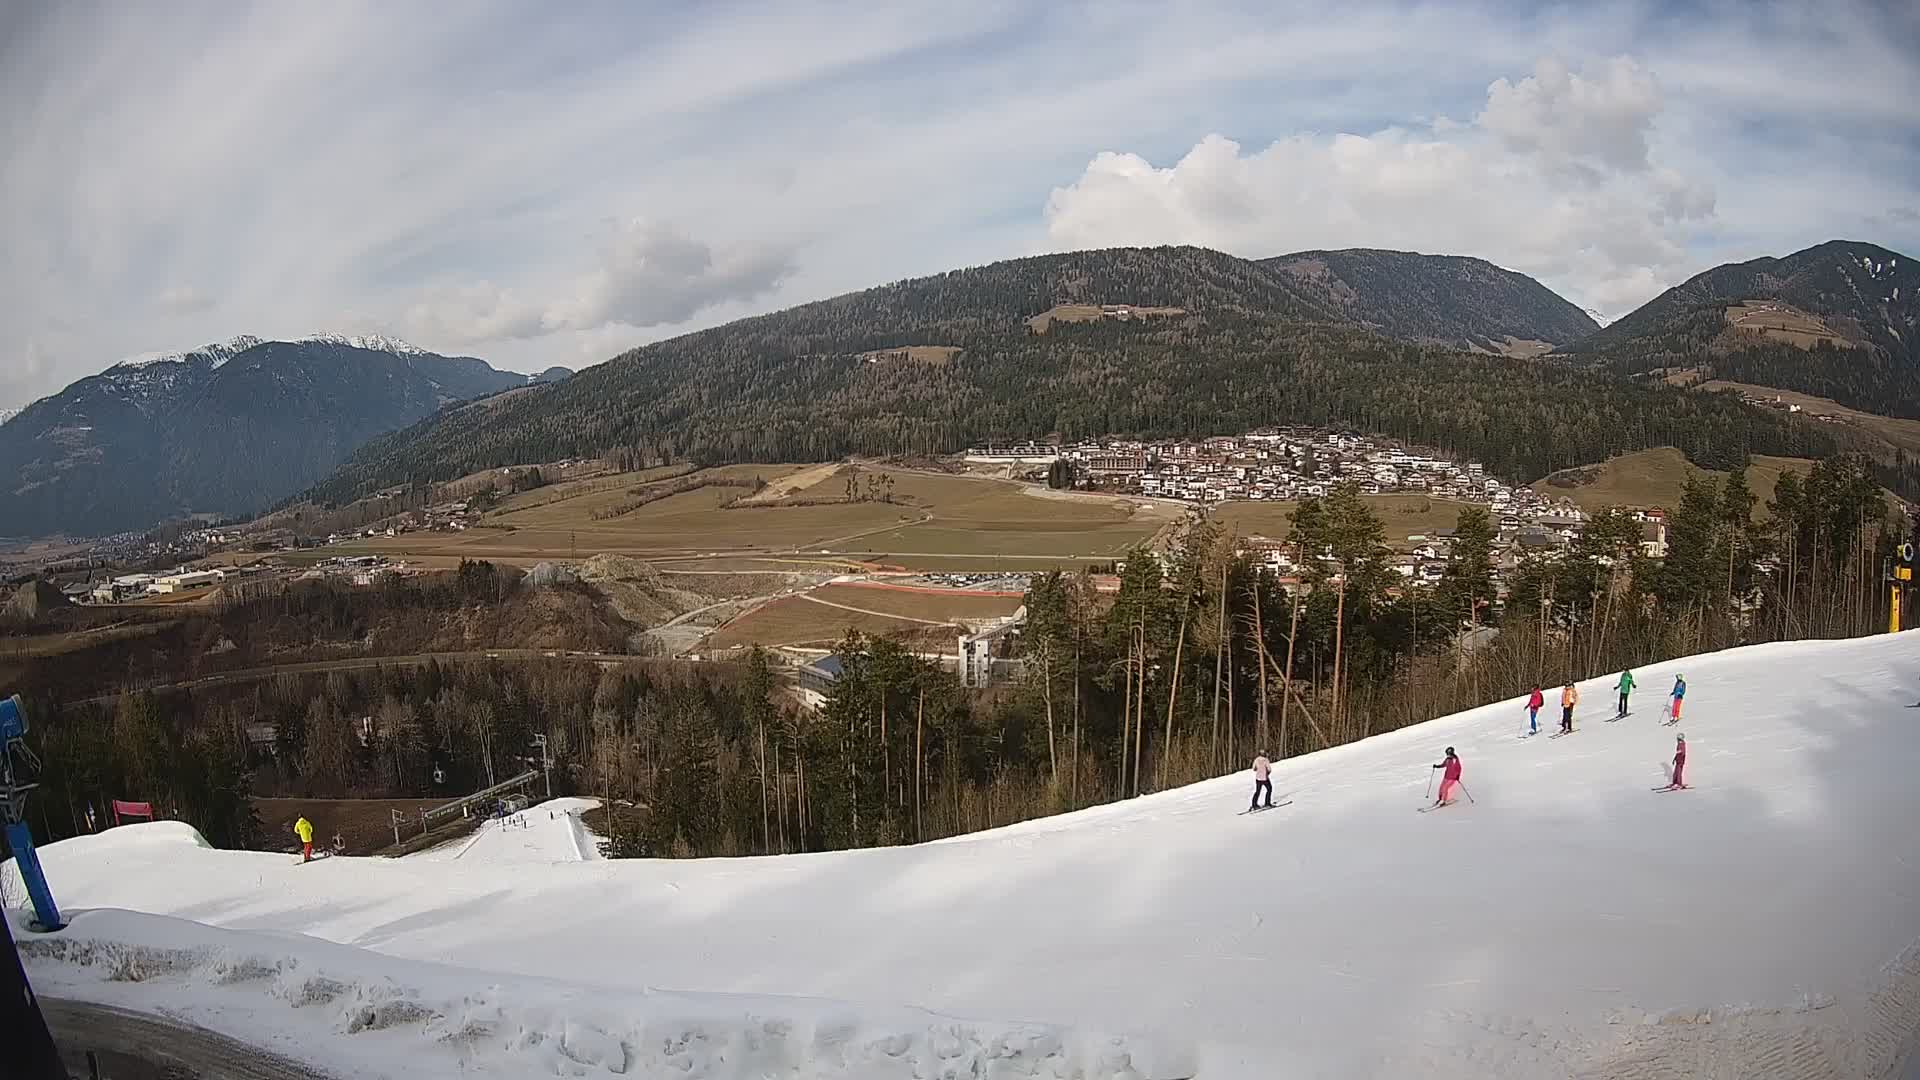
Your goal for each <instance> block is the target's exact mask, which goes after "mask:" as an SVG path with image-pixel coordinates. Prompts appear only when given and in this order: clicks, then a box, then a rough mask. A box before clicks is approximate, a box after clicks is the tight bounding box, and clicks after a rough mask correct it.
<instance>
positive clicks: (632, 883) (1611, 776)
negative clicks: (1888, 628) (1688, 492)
mask: <svg viewBox="0 0 1920 1080" xmlns="http://www.w3.org/2000/svg"><path fill="white" fill-rule="evenodd" d="M1679 672H1684V673H1685V674H1686V676H1687V682H1688V687H1689V689H1688V694H1687V699H1686V700H1687V703H1686V715H1685V719H1684V722H1683V723H1682V724H1681V725H1680V727H1679V729H1678V730H1681V731H1685V732H1686V735H1687V742H1688V745H1689V747H1690V753H1689V757H1688V779H1689V781H1690V782H1691V783H1692V784H1694V785H1695V786H1694V787H1693V788H1692V789H1690V790H1685V791H1677V792H1671V793H1665V792H1662V793H1656V792H1654V791H1652V790H1651V789H1652V788H1654V787H1656V786H1658V785H1661V784H1662V783H1664V781H1665V776H1664V774H1663V771H1662V766H1663V764H1664V763H1665V762H1666V761H1667V760H1668V759H1669V758H1670V756H1671V753H1672V747H1673V742H1674V734H1675V731H1676V729H1674V728H1669V727H1665V726H1662V725H1661V723H1660V719H1661V717H1660V715H1659V714H1660V712H1661V708H1660V706H1661V701H1660V696H1661V694H1662V693H1663V692H1664V691H1665V689H1666V687H1667V686H1669V685H1670V684H1671V683H1672V681H1673V677H1674V675H1675V674H1676V673H1679ZM1636 675H1637V676H1638V679H1639V685H1640V690H1639V691H1638V692H1637V694H1636V695H1635V703H1634V711H1633V714H1632V715H1631V716H1629V717H1627V718H1626V719H1624V720H1622V721H1619V722H1618V723H1609V722H1607V721H1606V719H1605V717H1606V716H1607V715H1608V714H1609V713H1610V711H1611V710H1610V708H1609V706H1610V704H1611V702H1612V693H1611V688H1612V684H1613V679H1612V678H1611V677H1608V678H1605V679H1595V680H1590V681H1588V682H1587V683H1585V684H1583V685H1582V687H1581V689H1582V692H1583V696H1584V699H1585V701H1586V703H1587V704H1586V705H1585V706H1584V707H1583V708H1582V710H1581V714H1580V716H1579V717H1578V718H1577V724H1578V727H1577V730H1576V732H1575V733H1574V734H1573V735H1571V736H1568V737H1566V738H1562V739H1550V738H1548V736H1547V734H1546V733H1545V732H1546V731H1548V730H1551V729H1552V728H1553V727H1554V726H1555V725H1554V724H1553V723H1552V721H1553V720H1556V719H1557V715H1556V716H1555V717H1552V718H1548V717H1543V718H1542V719H1543V720H1545V721H1547V722H1546V723H1543V724H1542V728H1543V733H1542V734H1541V735H1539V736H1537V737H1531V738H1529V737H1525V736H1523V735H1522V734H1521V732H1522V731H1524V717H1523V713H1522V711H1521V709H1520V699H1518V698H1515V699H1513V700H1510V701H1507V702H1503V703H1501V704H1498V705H1494V706H1489V707H1486V708H1483V709H1477V710H1473V711H1471V712H1467V713H1463V714H1460V715H1458V716H1454V717H1449V718H1447V719H1445V720H1440V721H1436V722H1434V723H1432V724H1428V725H1423V726H1421V727H1418V728H1412V729H1408V730H1405V731H1400V732H1395V733H1393V734H1390V735H1384V736H1380V737H1377V738H1374V739H1369V740H1367V741H1365V742H1363V743H1358V744H1354V745H1351V746H1345V747H1339V748H1335V749H1333V750H1330V751H1326V752H1323V753H1319V754H1314V755H1310V756H1307V757H1303V758H1295V759H1292V760H1289V761H1286V762H1283V763H1281V764H1279V765H1277V766H1276V767H1275V768H1274V771H1273V780H1274V788H1275V792H1276V795H1278V796H1280V797H1281V798H1283V799H1291V800H1292V805H1290V806H1286V807H1283V808H1281V809H1278V810H1274V811H1269V812H1264V813H1260V814H1256V815H1248V816H1240V815H1239V814H1238V812H1239V811H1240V810H1241V809H1243V808H1244V807H1245V806H1246V799H1247V796H1248V793H1249V789H1250V786H1251V785H1250V782H1249V780H1248V778H1247V776H1246V775H1245V774H1242V775H1240V776H1234V777H1228V778H1224V779H1222V780H1217V781H1209V782H1207V783H1202V784H1196V785H1193V786H1191V787H1187V788H1182V789H1179V790H1175V791H1170V792H1166V793H1163V794H1160V795H1155V796H1149V797H1147V798H1143V799H1138V800H1133V801H1131V802H1128V803H1124V804H1119V805H1114V806H1105V807H1099V808H1095V809H1092V810H1087V811H1083V812H1080V813H1078V814H1071V815H1065V816H1062V817H1056V818H1051V819H1047V820H1043V821H1036V822H1030V823H1027V824H1024V825H1019V826H1014V827H1010V828H1006V829H1000V830H996V831H994V832H991V833H985V834H980V835H977V836H972V837H963V838H957V839H954V840H951V841H946V842H942V843H937V844H927V845H922V846H918V847H911V848H894V849H885V850H875V851H859V852H841V853H831V854H822V855H806V856H790V857H781V858H767V859H709V860H699V861H658V862H654V861H617V860H609V861H573V860H571V859H568V858H566V857H565V855H566V848H565V847H564V846H563V843H562V842H563V841H567V837H566V835H565V834H564V833H563V832H562V831H561V830H560V829H559V826H560V825H562V824H565V823H564V822H561V821H560V820H559V819H557V818H556V819H548V820H547V821H544V822H543V821H540V820H537V819H536V820H535V822H534V823H533V827H531V828H528V829H522V830H519V831H520V832H521V833H522V834H523V835H522V837H520V838H517V839H516V838H515V837H514V836H513V830H511V829H504V830H501V832H500V833H499V834H498V836H497V837H496V838H495V840H494V841H493V846H492V847H491V848H490V849H488V851H487V852H486V853H484V854H483V851H482V848H481V847H480V844H482V843H487V842H488V841H487V840H485V839H484V838H483V839H482V840H479V841H475V846H474V847H473V848H472V849H470V851H469V853H468V854H467V855H466V856H464V857H458V858H451V857H446V856H445V854H444V853H442V854H441V855H439V856H436V857H426V856H421V857H414V858H409V859H403V860H372V859H345V858H339V859H327V860H324V861H321V862H318V863H315V864H313V865H311V866H298V865H295V864H294V863H293V862H292V861H291V860H289V859H288V858H287V857H286V856H282V855H272V854H260V853H248V852H225V851H213V850H206V849H201V848H198V847H196V846H193V845H192V844H191V843H190V842H189V841H187V840H185V839H182V841H181V842H179V843H169V842H163V840H164V838H162V837H160V836H159V835H158V834H156V833H154V832H152V831H149V830H116V831H115V832H113V833H109V834H106V835H104V836H100V837H91V838H88V839H86V840H83V841H73V842H68V843H63V844H56V845H53V846H51V847H49V848H47V849H46V850H45V851H44V853H43V861H44V862H45V864H46V867H47V872H48V875H49V877H50V879H51V880H52V883H53V887H54V890H55V893H56V895H57V896H58V897H59V898H60V900H61V902H62V904H63V907H64V908H65V909H66V910H68V911H70V912H76V913H77V915H76V918H75V921H74V925H73V927H72V928H71V929H70V930H68V931H66V932H64V933H63V934H60V935H55V936H51V937H33V938H32V939H31V940H30V941H28V942H27V943H26V944H25V945H24V946H23V951H25V952H26V953H27V955H28V957H29V960H30V965H31V966H30V971H31V974H32V975H33V977H34V979H35V980H36V985H37V986H38V987H39V988H40V989H41V990H42V991H43V992H46V993H56V994H61V995H66V996H73V997H80V998H87V999H95V1000H102V1001H106V1002H108V1003H112V1004H120V1005H126V1006H133V1007H143V1008H148V1009H159V1008H165V1009H168V1010H170V1011H176V1012H179V1013H181V1014H183V1015H184V1016H185V1017H186V1018H187V1019H191V1020H193V1021H195V1022H197V1023H200V1024H203V1025H205V1026H207V1027H210V1028H214V1029H216V1030H219V1031H222V1032H225V1033H228V1034H231V1035H235V1036H239V1037H244V1038H249V1039H255V1040H259V1041H262V1042H271V1043H272V1045H273V1048H274V1049H276V1050H279V1051H281V1052H283V1053H290V1054H293V1055H294V1056H299V1057H303V1058H305V1059H307V1060H309V1061H312V1062H314V1063H315V1064H316V1065H319V1066H322V1067H331V1068H334V1069H336V1070H337V1071H341V1072H349V1073H352V1074H354V1075H382V1074H385V1075H399V1074H400V1073H401V1072H402V1071H403V1070H404V1072H405V1074H406V1075H408V1076H409V1077H410V1078H418V1077H437V1076H452V1075H455V1074H462V1075H464V1074H466V1073H472V1074H475V1075H482V1076H489V1075H499V1076H507V1075H532V1074H535V1073H544V1072H549V1071H551V1072H557V1073H566V1074H574V1075H599V1074H602V1073H617V1072H620V1071H623V1070H625V1071H630V1072H638V1073H641V1074H646V1075H654V1074H659V1073H664V1072H667V1071H669V1068H671V1071H674V1072H684V1073H686V1074H688V1075H691V1076H706V1077H734V1076H741V1077H758V1076H762V1075H791V1076H803V1077H836V1078H837V1077H853V1076H860V1077H881V1076H887V1077H892V1076H922V1077H931V1076H996V1075H1005V1076H1112V1077H1129V1078H1136V1080H1137V1078H1139V1077H1159V1078H1167V1080H1170V1078H1174V1077H1188V1076H1191V1077H1205V1078H1213V1077H1229V1078H1234V1080H1239V1078H1243V1077H1244V1078H1249V1080H1251V1078H1254V1077H1260V1078H1276V1080H1292V1078H1296V1077H1353V1076H1418V1077H1423V1078H1436V1080H1456V1078H1457V1080H1466V1078H1469V1077H1472V1078H1476V1080H1477V1078H1482V1077H1489V1076H1503V1077H1504V1076H1514V1077H1565V1076H1582V1077H1602V1076H1607V1077H1612V1076H1626V1077H1655V1076H1676V1077H1677V1076H1768V1077H1784V1078H1788V1080H1794V1078H1802V1077H1805V1078H1812V1077H1842V1076H1844V1077H1876V1076H1889V1075H1897V1073H1895V1071H1894V1070H1895V1069H1896V1068H1897V1067H1898V1065H1899V1063H1900V1062H1901V1060H1902V1058H1903V1055H1906V1054H1910V1053H1911V1052H1912V1051H1913V1049H1914V1048H1915V1041H1914V1036H1915V1033H1916V1032H1917V1031H1920V948H1916V943H1917V942H1920V850H1916V849H1917V848H1920V840H1916V837H1915V832H1914V823H1915V822H1920V785H1917V784H1915V783H1914V777H1915V775H1916V773H1920V710H1915V709H1909V708H1907V707H1906V706H1908V705H1909V704H1910V703H1913V702H1914V701H1915V699H1916V698H1917V697H1920V633H1916V632H1909V633H1907V634H1903V635H1898V636H1883V637H1878V638H1871V639H1863V640H1858V641H1846V642H1801V643H1792V644H1781V645H1768V646H1759V647H1755V648H1750V649H1743V650H1735V651H1731V652H1726V653H1720V654H1715V655H1712V656H1706V657H1694V658H1690V659H1688V660H1685V661H1683V662H1678V663H1672V664H1662V665H1656V666H1652V667H1648V668H1645V669H1642V670H1640V671H1638V672H1636ZM1548 696H1549V698H1552V697H1553V695H1552V693H1551V692H1549V695H1548ZM1449 745H1451V746H1454V747H1456V748H1458V750H1459V752H1460V755H1461V757H1462V759H1463V760H1464V761H1465V763H1466V772H1465V777H1464V779H1465V785H1466V788H1467V790H1468V791H1469V792H1470V793H1471V796H1472V798H1473V799H1474V800H1475V801H1473V802H1471V803H1468V802H1465V801H1463V802H1461V803H1459V804H1458V805H1456V806H1453V807H1449V808H1447V809H1444V810H1441V811H1439V812H1436V813H1431V814H1416V813H1414V812H1413V810H1414V809H1415V808H1416V807H1417V806H1419V805H1421V804H1422V803H1423V802H1424V801H1425V799H1426V798H1427V795H1426V791H1427V784H1428V781H1429V778H1430V777H1431V776H1432V770H1431V769H1430V768H1429V766H1431V765H1432V764H1433V763H1434V762H1436V761H1438V760H1440V755H1441V752H1442V751H1443V750H1444V749H1445V748H1446V747H1447V746H1449ZM122 833H125V836H124V837H123V836H122V835H121V834H122ZM535 833H539V834H540V836H539V838H538V839H536V838H535V837H534V835H533V834H535ZM516 843H517V844H519V845H520V848H519V849H518V850H516V848H515V844H516ZM556 853H557V855H558V856H559V857H557V858H556V857H554V856H555V855H556ZM89 909H91V910H89ZM105 909H127V910H105ZM135 912H140V913H145V914H135ZM184 920H191V921H190V922H189V921H184ZM202 924H204V925H202ZM443 965H444V966H443ZM660 987H671V988H674V989H673V991H671V992H668V991H663V990H659V989H657V988H660ZM922 1010H926V1011H922ZM951 1017H1002V1018H1009V1019H1007V1020H1001V1021H988V1020H958V1019H951ZM291 1048H297V1049H291Z"/></svg>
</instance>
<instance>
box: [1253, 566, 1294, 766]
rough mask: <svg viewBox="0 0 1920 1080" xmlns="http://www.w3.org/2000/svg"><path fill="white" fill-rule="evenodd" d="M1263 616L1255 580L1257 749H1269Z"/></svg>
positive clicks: (1282, 754) (1265, 634) (1265, 639)
mask: <svg viewBox="0 0 1920 1080" xmlns="http://www.w3.org/2000/svg"><path fill="white" fill-rule="evenodd" d="M1262 618H1263V616H1262V615H1261V613H1260V583H1259V582H1258V581H1255V582H1254V583H1253V643H1254V647H1255V648H1256V649H1257V650H1258V652H1259V656H1260V664H1259V667H1260V712H1259V728H1258V731H1257V732H1256V733H1255V735H1254V740H1253V741H1254V742H1256V743H1258V744H1259V745H1258V746H1256V747H1254V749H1255V750H1265V749H1267V662H1266V655H1267V628H1266V624H1265V623H1264V622H1262V621H1261V620H1262ZM1280 707H1281V708H1282V709H1285V708H1286V707H1287V704H1286V702H1284V701H1283V702H1281V703H1280ZM1280 756H1281V757H1285V756H1286V751H1285V750H1284V749H1283V750H1281V751H1280Z"/></svg>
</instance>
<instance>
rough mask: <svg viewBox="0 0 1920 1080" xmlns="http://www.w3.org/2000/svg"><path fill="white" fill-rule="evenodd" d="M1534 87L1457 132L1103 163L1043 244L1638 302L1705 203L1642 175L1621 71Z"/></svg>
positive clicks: (1637, 80) (1646, 126)
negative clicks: (1374, 260)
mask: <svg viewBox="0 0 1920 1080" xmlns="http://www.w3.org/2000/svg"><path fill="white" fill-rule="evenodd" d="M1534 70H1535V73H1534V74H1533V75H1532V76H1529V77H1527V78H1524V79H1522V80H1520V82H1518V83H1509V82H1508V81H1507V80H1506V79H1498V80H1495V81H1494V82H1493V84H1492V85H1491V87H1489V89H1488V91H1487V103H1486V108H1485V109H1484V110H1482V111H1481V112H1480V114H1479V115H1478V117H1477V118H1476V119H1475V120H1474V121H1473V122H1472V123H1470V124H1462V123H1455V122H1444V123H1435V124H1431V125H1428V126H1426V127H1423V128H1420V129H1408V128H1401V127H1388V128H1384V129H1381V130H1378V131H1374V132H1372V133H1370V134H1364V135H1363V134H1349V133H1343V134H1337V135H1332V136H1318V135H1295V136H1289V137H1287V138H1283V139H1280V140H1278V141H1276V142H1273V143H1271V144H1269V145H1268V146H1266V147H1264V148H1262V149H1259V150H1254V151H1251V152H1249V151H1247V150H1245V149H1244V148H1243V147H1242V146H1241V145H1240V144H1239V143H1237V142H1235V141H1233V140H1231V139H1228V138H1226V137H1225V136H1221V135H1217V134H1216V135H1209V136H1207V137H1206V138H1204V139H1202V140H1201V141H1200V142H1199V143H1198V144H1197V145H1195V146H1194V147H1193V149H1192V150H1190V151H1188V152H1187V153H1186V155H1185V156H1183V157H1182V158H1181V159H1180V160H1179V161H1177V162H1175V163H1174V164H1172V165H1170V166H1167V167H1164V168H1161V167H1155V166H1154V165H1152V164H1151V163H1150V162H1148V161H1146V160H1145V159H1144V158H1141V157H1140V156H1138V155H1135V154H1129V153H1102V154H1100V155H1098V156H1096V157H1095V158H1094V159H1093V160H1092V161H1091V162H1090V163H1089V164H1088V165H1087V167H1086V169H1085V171H1084V172H1083V173H1082V174H1081V176H1080V177H1079V178H1078V179H1077V180H1075V181H1074V182H1073V183H1072V184H1070V185H1068V186H1066V187H1063V188H1057V189H1055V190H1054V192H1053V194H1052V196H1051V197H1050V198H1049V199H1048V202H1047V212H1046V213H1047V225H1048V235H1049V237H1050V239H1051V240H1052V242H1053V243H1054V245H1055V246H1057V247H1061V248H1081V247H1096V246H1102V245H1108V244H1165V243H1192V244H1200V245H1203V246H1207V247H1215V248H1220V249H1222V250H1226V251H1231V252H1235V253H1239V254H1243V255H1249V256H1265V255H1277V254H1281V253H1284V252H1289V251H1297V250H1303V249H1309V248H1323V247H1390V248H1401V249H1413V250H1418V251H1426V252H1442V253H1450V254H1451V253H1459V254H1472V255H1478V256H1481V257H1483V258H1486V259H1488V260H1490V261H1492V262H1495V263H1498V264H1499V265H1501V266H1506V267H1510V268H1513V269H1516V270H1520V271H1522V272H1524V273H1528V274H1533V275H1535V276H1538V277H1541V278H1543V279H1544V280H1546V281H1547V282H1548V283H1549V284H1553V285H1558V286H1560V287H1562V288H1565V289H1568V290H1569V291H1570V292H1573V293H1575V294H1577V297H1578V298H1580V299H1581V300H1582V302H1583V303H1586V304H1591V305H1593V306H1596V307H1599V308H1602V309H1603V310H1619V309H1621V308H1624V307H1630V306H1632V305H1634V304H1637V303H1640V302H1643V301H1645V300H1647V299H1649V298H1651V297H1652V295H1653V294H1655V293H1657V292H1658V291H1659V290H1660V289H1661V288H1664V287H1665V285H1667V284H1671V283H1672V281H1673V279H1674V277H1675V274H1676V272H1677V270H1678V269H1679V268H1680V267H1681V266H1683V265H1684V264H1685V263H1686V260H1687V247H1686V235H1687V231H1688V230H1690V229H1694V228H1697V227H1699V226H1701V225H1703V224H1706V223H1710V222H1711V220H1712V218H1713V212H1714V201H1715V197H1714V192H1713V188H1712V186H1711V185H1710V184H1709V183H1707V182H1705V181H1703V180H1699V179H1696V178H1692V177H1687V176H1682V175H1680V174H1679V173H1677V172H1675V171H1674V170H1672V169H1669V168H1664V167H1657V166H1656V165H1655V164H1654V163H1653V162H1652V161H1651V160H1650V158H1649V152H1648V148H1647V135H1648V132H1649V131H1650V130H1651V128H1652V125H1653V122H1654V119H1655V117H1656V115H1657V110H1658V93H1657V91H1656V90H1655V89H1654V87H1653V84H1652V81H1651V80H1650V79H1648V78H1646V77H1645V74H1644V72H1642V71H1641V70H1640V69H1639V68H1638V66H1637V65H1636V64H1634V63H1632V62H1631V61H1622V60H1614V61H1608V62H1606V63H1603V64H1601V65H1599V67H1598V70H1597V72H1594V73H1586V74H1583V73H1576V72H1570V71H1568V70H1567V69H1566V68H1564V67H1563V66H1561V65H1559V64H1557V63H1554V62H1551V61H1542V62H1540V63H1539V64H1537V65H1536V66H1535V69H1534Z"/></svg>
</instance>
